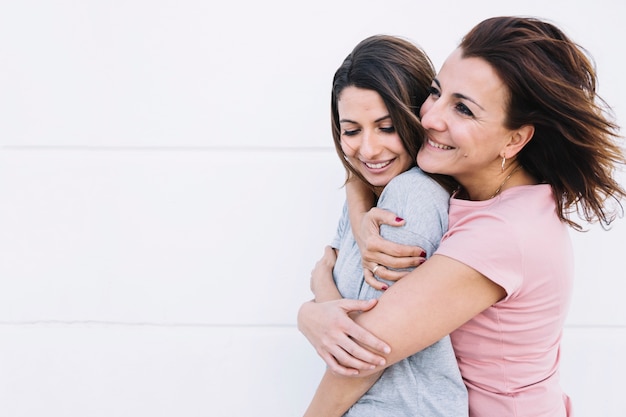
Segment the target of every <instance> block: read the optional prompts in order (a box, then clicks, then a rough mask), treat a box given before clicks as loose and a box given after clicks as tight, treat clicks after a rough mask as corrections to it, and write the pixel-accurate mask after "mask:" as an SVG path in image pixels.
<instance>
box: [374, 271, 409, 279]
mask: <svg viewBox="0 0 626 417" xmlns="http://www.w3.org/2000/svg"><path fill="white" fill-rule="evenodd" d="M409 272H410V271H409V270H406V269H403V270H400V271H398V270H395V269H387V268H378V270H376V276H377V277H378V278H379V279H384V280H385V281H393V282H396V281H399V280H401V279H402V278H404V277H405V276H406V275H407V274H408V273H409Z"/></svg>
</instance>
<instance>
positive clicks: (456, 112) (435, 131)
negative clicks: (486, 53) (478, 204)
mask: <svg viewBox="0 0 626 417" xmlns="http://www.w3.org/2000/svg"><path fill="white" fill-rule="evenodd" d="M507 99H508V89H507V88H506V86H505V85H504V84H503V82H502V80H501V79H500V77H499V76H498V74H497V73H496V72H495V71H494V70H493V68H492V67H491V66H490V65H489V64H488V63H487V62H486V61H485V60H483V59H481V58H463V56H462V50H461V49H457V50H455V51H454V52H453V53H452V54H451V55H450V57H448V59H447V60H446V62H445V63H444V65H443V66H442V68H441V71H440V72H439V74H438V75H437V77H436V78H435V80H434V81H433V83H432V91H431V94H430V96H429V97H428V98H427V99H426V101H425V102H424V104H423V105H422V108H421V111H420V114H421V117H422V125H423V126H424V127H425V128H426V130H427V141H425V143H424V145H423V146H422V148H421V149H420V151H419V153H418V156H417V163H418V165H419V167H420V168H422V169H423V170H424V171H427V172H431V173H438V174H448V175H452V176H454V177H455V179H456V180H457V181H459V183H461V185H463V187H465V188H466V189H467V191H468V192H469V193H470V194H471V193H472V191H474V190H476V189H480V188H481V187H482V188H489V187H492V185H491V183H492V182H494V181H496V182H497V181H498V174H499V173H501V161H502V156H503V155H506V157H507V158H511V157H513V156H514V155H513V153H512V151H510V150H509V149H508V148H507V145H509V143H510V142H511V139H512V138H513V137H514V136H515V134H516V132H515V131H512V130H510V129H507V128H506V127H505V123H504V122H505V120H506V106H507ZM507 152H508V153H507Z"/></svg>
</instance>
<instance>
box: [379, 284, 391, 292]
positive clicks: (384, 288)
mask: <svg viewBox="0 0 626 417" xmlns="http://www.w3.org/2000/svg"><path fill="white" fill-rule="evenodd" d="M387 288H389V287H388V286H386V285H383V286H382V288H381V290H383V291H387Z"/></svg>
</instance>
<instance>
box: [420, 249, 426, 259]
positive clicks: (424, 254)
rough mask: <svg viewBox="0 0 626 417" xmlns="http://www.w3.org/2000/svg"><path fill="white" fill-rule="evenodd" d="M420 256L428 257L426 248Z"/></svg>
mask: <svg viewBox="0 0 626 417" xmlns="http://www.w3.org/2000/svg"><path fill="white" fill-rule="evenodd" d="M420 256H421V257H422V258H425V257H426V251H425V250H423V251H422V253H421V254H420Z"/></svg>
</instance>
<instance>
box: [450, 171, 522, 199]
mask: <svg viewBox="0 0 626 417" xmlns="http://www.w3.org/2000/svg"><path fill="white" fill-rule="evenodd" d="M521 168H522V167H521V165H518V164H514V165H513V164H512V165H510V166H509V169H508V170H507V171H508V174H506V175H505V176H504V178H502V175H504V173H503V174H502V175H498V177H499V178H501V180H500V182H499V183H497V185H493V184H492V183H491V182H489V184H487V183H486V181H485V182H482V183H475V184H474V185H471V186H470V185H469V184H468V185H461V186H460V187H459V189H458V191H457V198H461V199H468V200H474V201H483V200H490V199H492V198H494V197H496V196H498V195H499V194H501V193H502V191H504V190H505V189H507V188H509V187H510V186H511V185H512V184H517V183H518V182H519V181H518V178H517V177H518V175H516V174H519V173H521V172H523V171H521ZM491 175H493V174H491ZM511 179H513V180H511ZM517 185H519V184H517Z"/></svg>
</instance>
